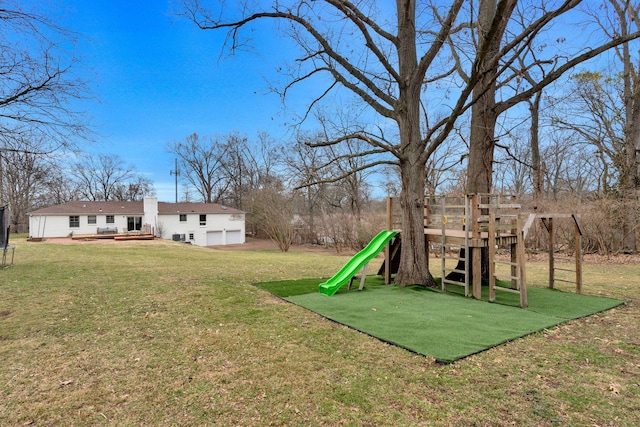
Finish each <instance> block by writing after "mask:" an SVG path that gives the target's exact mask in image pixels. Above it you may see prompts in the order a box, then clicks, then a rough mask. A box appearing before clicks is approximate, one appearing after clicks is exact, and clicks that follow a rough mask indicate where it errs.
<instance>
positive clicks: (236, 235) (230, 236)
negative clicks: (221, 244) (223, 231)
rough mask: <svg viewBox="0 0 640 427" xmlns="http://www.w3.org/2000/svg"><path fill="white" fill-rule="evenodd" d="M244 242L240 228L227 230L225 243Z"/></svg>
mask: <svg viewBox="0 0 640 427" xmlns="http://www.w3.org/2000/svg"><path fill="white" fill-rule="evenodd" d="M238 243H244V240H243V239H242V231H241V230H230V231H229V230H227V245H235V244H238Z"/></svg>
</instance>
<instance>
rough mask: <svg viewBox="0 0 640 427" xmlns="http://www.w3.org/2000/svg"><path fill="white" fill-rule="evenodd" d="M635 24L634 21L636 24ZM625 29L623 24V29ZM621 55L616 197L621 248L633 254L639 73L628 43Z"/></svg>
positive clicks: (639, 131)
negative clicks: (621, 148) (620, 160)
mask: <svg viewBox="0 0 640 427" xmlns="http://www.w3.org/2000/svg"><path fill="white" fill-rule="evenodd" d="M620 20H621V23H623V22H626V20H624V14H623V15H621V17H620ZM636 25H637V24H636ZM627 31H628V28H627V27H626V25H625V26H624V32H627ZM621 51H622V58H623V61H624V63H623V69H624V72H623V75H624V104H625V115H626V117H625V118H626V121H625V127H624V137H625V152H626V158H625V165H624V171H623V173H622V177H621V182H620V187H621V188H620V190H621V191H620V193H621V194H620V196H621V198H622V202H623V219H622V232H623V236H624V237H623V240H622V251H623V252H626V253H634V252H636V249H637V242H636V227H637V223H638V221H637V209H638V203H639V200H638V199H639V197H638V191H639V187H638V182H639V181H640V174H639V169H638V158H637V157H638V149H640V76H639V75H638V70H637V69H636V68H635V67H634V65H633V63H632V62H631V61H632V59H631V52H630V48H629V44H628V43H627V44H624V45H623V46H622V49H621Z"/></svg>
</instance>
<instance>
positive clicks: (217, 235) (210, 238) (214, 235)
mask: <svg viewBox="0 0 640 427" xmlns="http://www.w3.org/2000/svg"><path fill="white" fill-rule="evenodd" d="M222 244H223V242H222V231H207V246H213V245H222Z"/></svg>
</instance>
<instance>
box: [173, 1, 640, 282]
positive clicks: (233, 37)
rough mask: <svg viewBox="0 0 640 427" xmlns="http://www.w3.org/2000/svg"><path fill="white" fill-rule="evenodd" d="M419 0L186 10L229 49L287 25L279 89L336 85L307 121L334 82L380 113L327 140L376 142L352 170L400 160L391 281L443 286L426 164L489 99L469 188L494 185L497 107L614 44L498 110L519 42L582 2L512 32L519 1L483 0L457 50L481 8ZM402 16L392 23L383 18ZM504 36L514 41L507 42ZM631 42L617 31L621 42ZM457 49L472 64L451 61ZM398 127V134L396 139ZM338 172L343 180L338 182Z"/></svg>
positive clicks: (541, 14) (195, 4) (479, 115)
mask: <svg viewBox="0 0 640 427" xmlns="http://www.w3.org/2000/svg"><path fill="white" fill-rule="evenodd" d="M417 3H418V2H417V1H416V0H397V1H396V4H395V9H394V10H393V11H391V12H390V11H386V13H384V14H383V13H379V11H378V10H377V8H376V4H375V3H373V2H358V3H353V2H350V1H338V0H325V1H315V2H307V1H302V0H290V1H275V2H273V3H272V4H271V5H270V6H268V7H266V8H261V7H260V5H259V4H254V3H251V2H242V3H240V5H239V6H240V7H239V8H238V11H237V12H234V11H233V10H229V9H228V8H226V5H227V3H226V2H219V3H218V6H217V7H216V8H215V9H213V10H208V9H206V8H205V7H204V6H203V5H202V2H200V1H197V0H183V4H184V10H185V12H184V14H185V15H186V16H187V17H188V18H189V19H191V20H192V21H194V22H195V23H196V24H197V25H198V26H199V27H200V28H202V29H206V30H225V29H226V30H228V39H227V40H228V43H229V45H228V46H229V48H230V49H231V50H232V51H233V50H235V49H237V48H239V47H245V42H246V40H245V39H243V38H242V37H241V36H242V34H243V33H242V30H243V29H249V27H252V26H253V25H255V24H257V23H258V22H259V21H262V20H265V19H272V20H275V21H276V22H280V23H282V25H281V26H280V30H281V31H282V32H285V33H286V34H287V35H288V36H289V37H290V38H291V39H292V40H294V41H295V42H296V43H297V45H298V46H299V48H300V55H299V57H298V60H297V61H296V63H295V64H294V65H293V66H292V67H291V68H288V69H287V71H289V78H290V80H289V84H287V85H285V87H284V88H283V90H282V93H283V95H285V96H286V95H287V93H288V92H289V91H291V90H293V88H294V87H295V86H296V85H297V84H299V83H302V82H306V81H309V80H313V79H315V78H316V77H317V78H320V77H321V76H324V77H327V78H328V81H329V83H328V84H327V86H326V87H325V89H324V90H321V91H320V93H318V94H317V95H316V96H315V97H314V98H313V99H312V100H311V101H310V104H309V105H310V107H309V111H307V114H304V115H303V116H305V117H307V116H308V115H309V112H310V111H311V109H313V108H314V107H315V106H317V105H319V104H320V103H321V102H322V101H323V100H324V99H326V98H327V97H328V95H329V94H330V93H332V92H333V91H334V90H337V89H338V88H342V89H347V91H349V92H350V93H351V94H353V95H354V96H355V97H356V98H358V99H359V100H360V101H361V102H362V103H363V104H364V105H366V106H367V107H368V109H369V111H371V114H375V115H377V116H376V120H372V122H373V123H374V124H375V123H384V125H381V124H379V125H378V126H375V125H373V126H367V127H363V128H360V129H353V131H352V133H350V134H344V133H341V134H339V135H337V136H334V137H333V139H330V140H328V141H326V142H325V143H324V144H323V145H325V146H331V145H337V144H341V143H344V142H346V141H349V140H353V139H360V140H362V141H364V142H366V143H367V144H368V145H367V147H368V148H367V149H366V150H365V151H362V152H360V153H358V154H357V156H359V157H362V158H365V159H367V161H366V163H365V164H364V165H361V166H359V167H358V169H357V170H352V171H349V173H355V172H358V171H359V170H363V169H365V168H371V167H376V166H378V165H382V164H395V165H397V166H398V167H399V169H400V176H401V194H400V204H401V207H402V230H403V251H402V257H401V260H400V266H399V269H398V274H397V275H396V278H395V281H396V283H398V284H400V285H407V284H428V285H435V282H434V280H433V277H432V276H431V274H430V273H429V271H428V268H427V254H426V248H425V245H424V231H423V228H424V224H423V215H424V213H423V208H424V195H425V179H424V178H425V164H426V162H427V160H428V159H429V158H430V156H431V155H432V154H433V152H434V151H435V150H436V149H437V148H438V147H439V146H440V145H441V144H442V143H443V142H444V141H445V140H446V139H447V137H448V136H449V134H450V132H451V131H452V130H453V129H454V125H455V122H456V120H457V119H458V117H460V116H461V115H462V114H463V113H464V112H465V111H467V110H468V109H469V108H470V106H471V105H472V104H473V103H475V102H482V105H481V106H480V107H478V109H477V110H476V112H475V113H474V114H472V115H473V116H474V117H475V118H472V121H473V124H474V125H477V126H478V127H481V128H486V129H485V130H484V133H480V134H478V133H474V134H473V135H472V137H471V152H470V158H469V172H470V178H469V179H470V181H469V186H470V188H469V190H470V191H476V192H478V191H482V192H486V191H488V190H489V189H490V185H491V170H492V169H491V168H492V164H491V163H492V160H493V159H492V155H493V149H494V139H495V138H494V135H493V132H494V130H495V122H494V119H495V118H496V117H497V116H498V115H499V114H500V111H504V110H506V109H507V108H510V107H511V106H512V105H515V104H517V103H519V102H521V101H523V100H525V99H528V98H529V97H530V96H531V95H532V94H533V93H535V92H537V91H539V90H540V88H541V87H543V86H544V85H546V84H549V83H550V82H552V81H554V80H555V79H557V78H558V77H559V76H561V75H562V74H563V73H564V72H566V71H567V70H568V69H571V67H573V66H574V65H575V64H576V63H579V62H580V61H583V60H586V59H587V58H589V57H593V56H594V55H596V54H597V53H599V52H601V51H604V50H605V49H606V48H607V47H611V46H612V45H613V43H612V44H611V45H609V46H606V47H602V48H600V49H593V50H590V51H589V52H588V54H583V55H580V56H579V57H578V58H577V59H576V58H573V59H571V60H569V61H567V62H566V63H563V64H562V65H559V66H558V67H557V69H555V70H554V73H549V74H548V75H547V77H546V79H545V80H544V81H541V82H539V83H538V84H537V85H536V86H534V87H532V88H530V89H528V90H525V91H523V92H521V93H519V94H517V96H514V97H511V98H509V100H508V102H505V103H503V104H501V105H500V108H497V106H496V105H495V98H493V97H494V96H495V87H496V80H497V79H498V78H499V77H500V76H501V75H502V74H504V73H505V70H508V69H509V68H508V67H504V62H505V61H506V62H509V61H512V58H514V57H517V55H518V54H519V53H520V52H521V48H522V46H523V45H526V44H528V43H531V41H532V40H533V39H534V38H535V36H536V34H538V33H539V31H540V30H541V29H542V28H544V27H545V26H547V25H548V24H549V23H550V22H552V21H553V20H554V19H555V18H557V17H558V16H560V15H562V14H563V13H565V12H566V11H568V10H571V9H572V8H574V7H575V5H577V4H578V3H579V1H576V0H566V1H565V2H561V4H560V5H559V6H558V7H557V8H551V9H550V10H547V9H545V8H538V9H535V10H536V11H537V12H538V13H537V14H536V15H535V19H533V20H532V21H531V22H530V23H529V25H528V26H527V27H526V28H524V29H523V30H522V31H521V32H519V33H515V34H513V33H511V32H507V31H506V28H507V24H508V23H509V19H510V17H511V12H512V11H513V9H514V7H515V5H516V0H499V1H497V2H496V1H495V0H481V1H480V8H479V15H480V19H479V22H478V25H477V29H478V33H477V36H475V35H474V36H473V37H477V43H476V46H477V49H476V50H475V51H473V52H472V51H468V50H467V51H463V52H461V51H458V50H457V47H456V45H455V44H454V43H453V42H452V40H454V38H455V37H458V36H459V37H460V38H464V37H466V38H467V40H466V42H464V43H462V44H458V45H457V46H458V47H460V46H463V45H464V46H470V45H471V44H470V40H469V36H470V34H475V33H471V32H469V31H468V30H469V29H470V28H472V27H474V26H476V20H475V16H476V12H475V11H474V10H473V8H472V7H469V8H467V9H464V8H463V6H464V5H465V4H467V2H466V1H465V0H451V1H450V2H448V3H446V2H445V3H443V2H433V3H429V4H427V3H420V8H419V9H417ZM468 4H470V5H473V4H474V3H473V2H471V3H468ZM387 7H388V8H391V7H390V6H388V5H387ZM394 12H395V18H396V20H395V22H391V21H389V20H387V19H386V18H384V16H388V14H389V13H394ZM503 35H504V36H505V37H506V36H507V35H508V36H509V39H508V40H506V41H505V40H503ZM454 36H455V37H454ZM633 37H637V35H633ZM627 39H629V38H628V37H627V38H624V40H627ZM624 40H623V39H622V38H618V39H616V43H620V42H621V41H624ZM471 41H472V40H471ZM451 56H457V58H458V59H460V58H461V57H466V58H468V60H467V61H462V60H458V61H456V62H455V63H452V62H451V61H450V58H451ZM501 61H502V64H503V65H502V66H501V65H500V64H501ZM463 68H464V70H463ZM456 70H457V71H459V72H460V75H461V76H464V77H463V78H462V81H456V82H454V83H447V82H450V81H451V79H452V75H453V74H454V73H455V72H456ZM445 78H446V79H449V80H445ZM324 81H327V80H324ZM438 82H440V83H442V86H443V87H445V90H442V92H444V93H445V95H444V97H446V99H447V100H448V101H447V103H446V105H440V108H437V107H433V103H432V102H429V97H430V96H432V95H433V93H434V92H433V90H435V89H436V88H437V86H436V83H438ZM428 89H433V90H428ZM472 92H473V96H472V97H471V98H470V96H471V94H472ZM492 98H493V101H491V99H492ZM430 106H431V108H428V107H430ZM494 107H496V108H494ZM445 109H446V111H445ZM391 123H393V124H394V125H395V128H396V131H394V132H388V129H387V124H391ZM472 130H473V128H472ZM390 133H391V134H393V136H388V134H390ZM341 178H343V177H342V176H337V177H335V180H336V181H338V180H340V179H341Z"/></svg>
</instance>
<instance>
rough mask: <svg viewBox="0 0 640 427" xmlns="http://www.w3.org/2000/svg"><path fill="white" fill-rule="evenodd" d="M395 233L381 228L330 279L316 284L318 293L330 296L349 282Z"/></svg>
mask: <svg viewBox="0 0 640 427" xmlns="http://www.w3.org/2000/svg"><path fill="white" fill-rule="evenodd" d="M396 234H398V232H397V231H388V230H382V231H381V232H380V233H378V235H377V236H376V237H374V238H373V239H372V240H371V241H370V242H369V244H368V245H367V246H366V247H365V248H364V249H362V250H361V251H360V252H358V253H357V254H355V255H354V256H353V258H351V259H350V260H349V261H348V262H347V263H346V264H345V265H344V267H342V268H341V269H340V271H338V272H337V273H336V274H335V275H334V276H333V277H332V278H331V279H329V280H327V281H326V282H323V283H320V285H319V286H318V288H319V290H320V293H321V294H324V295H327V296H331V295H333V294H335V293H336V292H338V289H340V288H341V287H342V286H343V285H344V284H346V283H347V282H349V281H350V280H351V279H352V278H353V276H355V275H356V273H357V272H358V271H360V269H361V268H362V267H363V266H364V265H365V264H366V263H368V262H369V261H371V259H372V258H374V257H375V256H376V255H378V254H379V253H380V251H382V250H383V249H384V247H385V245H386V244H387V243H389V240H391V239H393V238H394V237H395V236H396Z"/></svg>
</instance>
